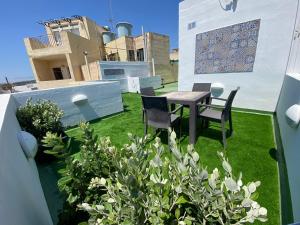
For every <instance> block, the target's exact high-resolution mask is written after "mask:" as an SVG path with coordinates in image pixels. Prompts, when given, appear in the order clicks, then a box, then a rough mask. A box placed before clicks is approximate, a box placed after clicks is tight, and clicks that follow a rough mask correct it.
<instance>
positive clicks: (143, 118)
mask: <svg viewBox="0 0 300 225" xmlns="http://www.w3.org/2000/svg"><path fill="white" fill-rule="evenodd" d="M142 120H143V121H142V122H143V123H145V111H144V110H143V117H142Z"/></svg>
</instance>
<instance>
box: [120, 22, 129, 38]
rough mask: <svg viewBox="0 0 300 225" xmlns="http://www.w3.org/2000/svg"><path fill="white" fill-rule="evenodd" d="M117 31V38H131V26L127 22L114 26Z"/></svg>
mask: <svg viewBox="0 0 300 225" xmlns="http://www.w3.org/2000/svg"><path fill="white" fill-rule="evenodd" d="M116 28H117V31H118V37H123V36H131V34H132V25H131V24H130V23H127V22H120V23H117V25H116Z"/></svg>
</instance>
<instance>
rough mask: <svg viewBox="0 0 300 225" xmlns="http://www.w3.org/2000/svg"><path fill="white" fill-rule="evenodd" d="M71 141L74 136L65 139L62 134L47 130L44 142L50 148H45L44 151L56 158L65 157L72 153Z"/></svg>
mask: <svg viewBox="0 0 300 225" xmlns="http://www.w3.org/2000/svg"><path fill="white" fill-rule="evenodd" d="M71 141H72V138H68V140H67V141H64V140H63V138H62V136H61V135H58V134H54V133H52V132H47V133H46V136H45V137H44V138H43V140H42V143H43V146H44V147H46V148H49V149H48V150H44V153H46V154H49V155H53V156H55V157H56V158H65V157H67V156H69V155H70V147H71Z"/></svg>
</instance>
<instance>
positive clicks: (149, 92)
mask: <svg viewBox="0 0 300 225" xmlns="http://www.w3.org/2000/svg"><path fill="white" fill-rule="evenodd" d="M140 92H141V95H144V96H155V92H154V88H153V87H145V88H141V89H140ZM142 121H143V122H144V121H145V110H144V108H143V115H142Z"/></svg>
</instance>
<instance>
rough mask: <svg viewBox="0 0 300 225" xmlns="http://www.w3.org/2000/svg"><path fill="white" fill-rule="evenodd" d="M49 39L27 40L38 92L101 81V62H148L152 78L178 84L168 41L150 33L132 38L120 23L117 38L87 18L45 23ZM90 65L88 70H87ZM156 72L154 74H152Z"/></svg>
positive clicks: (25, 40)
mask: <svg viewBox="0 0 300 225" xmlns="http://www.w3.org/2000/svg"><path fill="white" fill-rule="evenodd" d="M42 24H43V25H44V26H45V30H46V35H44V36H39V37H31V38H25V39H24V42H25V47H26V50H27V54H28V57H29V61H30V64H31V67H32V70H33V74H34V76H35V79H36V81H37V84H38V86H39V88H41V89H43V88H49V87H58V86H67V85H74V84H80V83H81V82H84V81H89V80H99V79H101V77H100V76H101V75H100V73H99V69H98V66H97V62H98V61H99V60H100V61H101V60H108V61H147V62H149V64H151V68H152V71H151V73H152V74H157V75H161V77H162V78H163V79H164V80H165V82H172V81H175V80H177V74H174V71H173V70H172V65H171V64H170V60H169V48H170V44H169V37H168V36H166V35H161V34H156V33H151V32H147V33H145V34H144V35H140V36H137V37H133V36H132V35H131V28H132V25H130V24H128V23H124V22H123V23H118V24H117V26H116V28H117V31H118V38H115V37H116V34H114V33H113V32H110V30H109V29H108V28H107V27H102V26H99V25H97V24H96V23H95V22H94V21H92V20H90V19H89V18H87V17H81V16H74V17H72V18H64V19H59V20H51V21H46V22H43V23H42ZM86 65H88V66H86ZM153 70H155V71H153Z"/></svg>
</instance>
